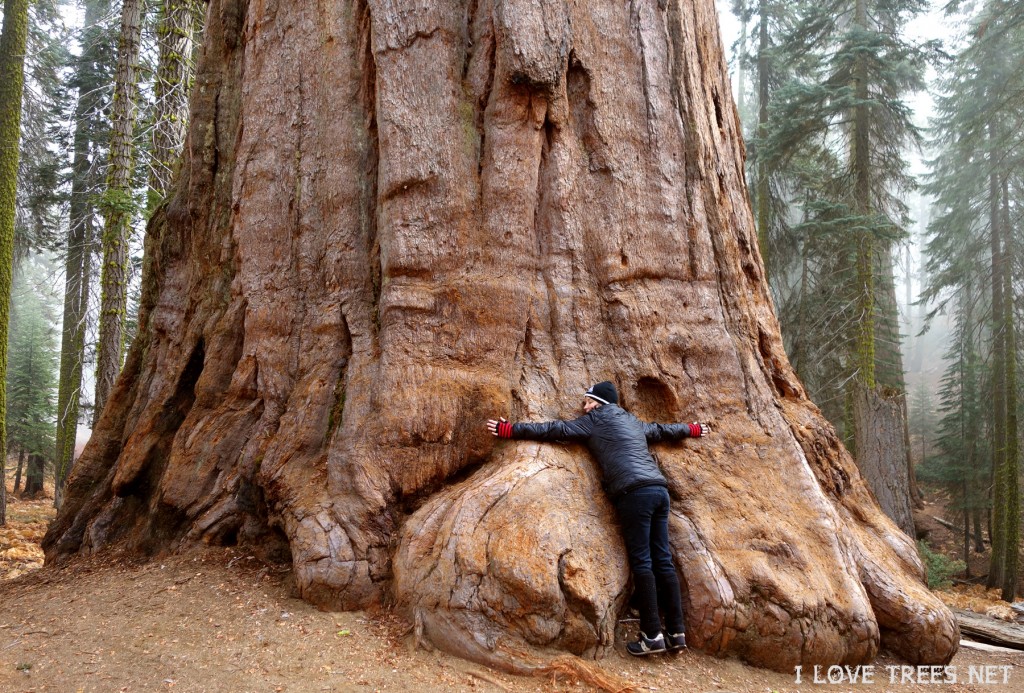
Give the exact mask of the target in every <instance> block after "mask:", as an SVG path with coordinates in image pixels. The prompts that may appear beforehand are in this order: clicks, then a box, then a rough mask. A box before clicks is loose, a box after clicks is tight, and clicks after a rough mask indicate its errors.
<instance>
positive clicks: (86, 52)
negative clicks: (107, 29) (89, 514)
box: [53, 0, 110, 508]
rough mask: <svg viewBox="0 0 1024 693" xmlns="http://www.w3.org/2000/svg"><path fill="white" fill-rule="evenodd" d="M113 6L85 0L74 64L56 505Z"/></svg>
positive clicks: (70, 431) (87, 260)
mask: <svg viewBox="0 0 1024 693" xmlns="http://www.w3.org/2000/svg"><path fill="white" fill-rule="evenodd" d="M109 9H110V3H109V0H90V1H89V2H87V3H85V29H84V33H83V52H82V55H81V56H80V57H79V59H78V61H77V63H76V68H75V83H76V84H77V86H78V101H77V103H76V105H75V118H74V122H75V134H74V145H73V156H74V158H73V161H72V163H71V203H70V218H69V226H68V244H67V254H66V259H65V264H64V315H63V324H62V329H61V346H60V374H59V376H58V386H57V434H56V450H55V454H54V477H55V478H54V499H53V501H54V505H55V506H56V507H57V508H60V507H61V505H62V503H63V502H64V482H65V480H66V479H67V476H68V473H69V472H70V471H71V465H72V464H73V462H74V455H75V447H76V443H77V440H78V416H79V405H80V401H81V395H82V369H83V365H84V362H85V330H86V320H87V316H88V312H89V287H90V285H91V284H92V276H91V275H92V250H91V248H92V243H93V238H94V235H95V232H94V230H93V221H92V220H93V214H94V211H93V206H92V202H91V200H90V198H91V195H90V192H89V191H90V184H89V178H90V175H89V173H90V172H89V169H90V163H91V161H90V152H91V149H92V145H93V136H92V127H91V125H90V120H91V119H93V118H95V117H96V114H97V111H98V109H99V107H100V104H101V103H102V101H101V99H100V90H101V87H102V85H101V81H100V75H101V72H100V69H99V66H98V63H99V61H100V60H101V56H100V55H98V51H99V50H100V43H101V42H100V37H99V36H98V31H97V29H96V27H97V25H98V23H99V21H100V20H101V18H102V17H103V16H104V15H106V13H107V12H108V11H109Z"/></svg>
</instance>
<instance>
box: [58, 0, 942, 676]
mask: <svg viewBox="0 0 1024 693" xmlns="http://www.w3.org/2000/svg"><path fill="white" fill-rule="evenodd" d="M207 22H208V23H207V30H206V36H205V48H204V52H203V56H202V59H201V63H200V68H199V75H198V79H197V83H196V90H195V95H194V98H193V104H192V125H191V127H190V134H189V141H188V142H187V143H186V146H185V151H186V156H187V158H186V161H185V164H184V167H183V174H182V179H181V180H180V181H179V184H178V186H177V192H176V194H175V195H174V196H173V198H172V199H171V200H170V202H169V203H168V204H167V205H166V206H165V207H163V208H162V209H161V211H160V212H158V213H157V214H156V216H155V217H154V219H153V220H152V222H151V224H150V228H149V232H148V240H147V253H148V255H147V265H146V269H145V280H144V287H143V290H144V298H143V314H142V315H141V316H140V325H141V326H142V327H141V329H140V336H139V338H138V340H137V341H136V343H135V344H134V345H133V347H132V350H131V352H130V355H129V358H128V363H127V365H126V367H125V372H124V374H123V375H122V376H121V377H120V378H119V380H118V382H117V385H116V388H115V390H114V391H113V393H112V396H111V399H110V401H109V403H108V405H107V407H106V409H105V411H104V412H103V415H102V417H101V419H100V421H99V426H98V428H97V429H96V431H95V433H94V435H93V439H92V441H91V442H90V443H89V446H88V447H87V449H86V451H85V453H84V454H83V456H82V458H81V460H80V462H79V463H78V465H77V466H76V468H75V470H74V472H73V475H72V480H71V485H70V487H69V491H68V496H67V501H66V504H65V506H64V509H63V511H62V512H61V514H60V516H59V518H58V520H57V521H56V522H55V523H54V524H53V526H52V528H51V530H50V532H49V534H48V535H47V539H46V551H47V555H48V558H49V560H50V561H51V562H53V561H55V560H59V559H60V558H61V557H65V556H68V555H70V554H73V553H76V552H90V551H95V550H98V549H101V548H103V547H105V546H110V545H113V544H118V545H126V546H128V547H129V548H133V549H136V550H142V551H160V550H164V549H172V548H174V547H176V546H178V545H179V544H180V543H182V542H195V541H209V542H235V541H239V542H260V543H261V544H263V545H267V542H270V541H271V540H273V539H277V540H279V541H281V542H287V546H288V547H289V548H290V552H291V558H292V562H293V565H294V570H295V577H296V582H297V585H298V588H299V590H300V591H301V593H302V594H303V595H304V596H305V597H306V598H307V599H310V600H312V601H314V602H316V603H318V604H321V605H324V606H329V607H336V608H351V607H362V606H366V605H369V604H372V603H375V602H377V601H379V600H381V599H385V598H390V599H394V600H395V602H396V603H397V604H398V605H399V606H400V608H402V609H403V610H405V611H406V612H407V613H408V614H410V616H412V617H414V618H415V619H416V621H417V622H418V623H419V625H420V626H421V628H422V633H423V635H424V636H425V637H427V638H430V639H432V640H434V641H435V642H436V643H437V644H440V645H442V646H447V647H449V648H454V649H457V650H460V651H461V652H462V653H463V654H466V655H467V656H473V657H481V658H483V659H491V660H500V659H501V658H502V657H503V656H504V655H502V653H503V652H506V651H507V650H506V649H505V648H506V643H514V642H517V641H518V642H519V643H520V644H521V643H523V642H526V643H528V644H531V645H534V646H551V647H555V648H561V649H565V650H569V651H573V652H578V653H600V652H601V651H603V650H605V649H606V648H607V647H608V646H609V645H610V644H611V642H612V638H613V633H614V624H615V620H616V617H617V615H618V614H619V613H620V612H621V611H622V609H623V607H624V603H625V599H626V596H627V579H628V574H627V569H626V560H625V553H624V549H623V546H622V543H621V540H620V539H619V535H618V528H617V526H616V524H615V518H614V515H613V513H612V509H611V506H610V505H609V503H608V502H607V501H606V500H605V498H604V497H603V495H602V493H601V491H600V484H599V479H598V476H597V472H596V471H595V468H594V465H593V464H592V462H591V460H590V459H589V458H588V456H587V453H586V451H585V450H584V449H583V448H581V447H564V446H556V445H542V444H537V443H530V442H497V443H496V442H495V439H493V438H491V437H490V436H488V435H487V433H486V430H485V428H484V425H483V424H484V421H485V419H486V418H487V417H488V416H494V415H505V416H507V417H509V418H511V419H526V418H529V419H540V418H550V417H558V416H563V417H564V416H571V415H573V413H574V410H575V408H577V407H578V406H579V402H580V395H581V392H582V391H583V389H584V388H585V387H586V386H587V385H588V384H590V383H591V382H593V381H596V380H602V379H605V378H610V379H613V380H615V381H616V383H617V384H618V385H619V387H620V390H621V392H622V397H623V400H624V402H623V403H624V405H625V406H626V407H627V408H629V409H632V410H633V411H634V412H635V413H637V414H638V415H640V416H642V417H647V418H649V419H658V420H680V419H683V420H693V419H700V420H708V421H710V422H711V423H712V424H713V426H714V429H715V434H714V436H712V437H710V438H706V439H701V440H694V441H688V442H687V443H685V444H681V445H674V446H664V447H660V448H659V449H657V451H656V452H657V455H658V457H659V459H660V461H661V464H662V466H663V467H664V469H665V472H666V474H667V476H668V477H669V479H670V483H671V493H672V495H673V497H674V499H675V501H674V507H675V514H674V516H673V518H672V532H673V541H674V542H675V543H674V548H675V552H676V557H677V560H678V565H679V568H680V571H681V575H682V577H683V583H684V590H685V601H686V606H687V607H688V611H687V613H688V620H689V628H690V638H689V640H691V641H692V644H693V645H695V646H697V647H699V648H702V649H704V650H706V651H709V652H716V653H737V654H739V655H740V656H742V657H744V658H745V659H747V660H748V661H751V662H754V663H757V664H762V665H766V666H772V667H777V668H786V667H789V666H791V665H793V664H796V663H798V662H804V663H813V662H829V663H832V662H845V663H855V662H864V661H867V660H869V659H871V658H872V657H873V656H874V655H875V654H876V652H877V651H878V649H879V645H880V643H881V644H888V645H890V646H892V647H893V648H895V649H896V650H897V651H898V652H899V653H900V654H902V655H903V656H904V657H906V658H907V659H909V660H911V661H914V662H945V661H947V660H948V659H949V658H950V657H951V656H952V654H953V653H954V651H955V649H956V644H957V628H956V625H955V623H954V620H953V618H952V616H951V614H950V613H949V611H948V610H946V608H945V607H943V606H942V604H941V603H939V602H938V601H937V600H936V599H935V598H934V597H932V596H931V594H930V593H929V592H928V590H927V589H926V588H925V586H924V584H923V583H922V568H921V564H920V562H919V560H918V558H917V555H916V552H915V550H914V546H913V543H912V542H911V540H910V539H909V538H908V537H907V536H906V535H905V534H903V533H902V532H900V531H899V529H898V528H897V527H896V526H895V525H894V524H893V523H892V522H891V521H890V520H889V519H888V518H886V517H885V516H884V515H883V514H882V513H881V512H880V511H879V509H878V506H877V504H876V503H875V501H874V499H873V498H872V496H871V494H870V492H869V491H868V490H867V488H866V487H865V484H864V482H863V480H862V479H861V477H860V476H859V475H858V473H857V471H856V467H855V466H854V464H853V463H852V461H851V459H850V457H849V455H848V454H847V452H846V451H845V450H844V449H843V447H842V446H841V444H840V442H839V441H838V439H837V438H836V435H835V433H834V431H833V430H832V428H831V427H830V426H829V425H828V424H827V423H826V422H825V420H824V419H823V418H822V416H821V414H820V413H819V412H818V410H817V409H816V408H815V406H814V405H813V404H812V403H811V402H809V401H808V400H807V397H806V395H805V394H804V390H803V388H802V387H801V385H800V384H799V382H798V381H797V380H796V378H795V376H794V374H793V371H792V370H791V368H790V366H789V364H788V362H787V360H786V357H785V354H784V352H783V349H782V343H781V339H780V337H779V328H778V325H777V323H776V320H775V317H774V315H773V312H772V306H771V303H770V300H769V297H768V291H767V286H766V284H765V281H764V277H763V270H762V266H761V263H760V260H759V258H758V252H757V241H756V235H755V232H754V225H753V222H752V219H751V212H750V207H749V204H748V202H747V196H746V190H745V189H744V184H743V175H742V170H743V148H742V144H741V142H740V137H739V124H738V122H737V118H736V114H735V111H734V108H733V105H732V97H731V94H730V90H729V84H728V79H727V76H726V71H725V65H724V63H723V57H722V51H721V45H720V39H719V36H718V30H717V19H716V14H715V8H714V3H713V2H712V0H690V1H681V0H668V2H667V3H666V2H658V1H656V0H635V1H634V2H621V1H618V0H616V1H614V2H613V1H610V0H609V1H607V2H598V1H595V2H587V3H566V2H559V1H555V0H551V1H549V2H544V3H535V2H532V1H531V2H527V1H512V0H509V1H506V2H501V1H499V0H479V1H477V0H472V1H470V2H455V1H454V0H449V1H444V0H422V1H420V2H416V3H413V2H409V3H398V2H394V1H393V0H388V1H379V2H369V3H368V4H364V3H363V2H336V3H309V2H277V1H275V0H267V1H266V2H259V3H257V2H245V1H244V0H211V2H210V4H209V15H208V18H207ZM465 633H471V635H466V634H465ZM460 643H461V649H460Z"/></svg>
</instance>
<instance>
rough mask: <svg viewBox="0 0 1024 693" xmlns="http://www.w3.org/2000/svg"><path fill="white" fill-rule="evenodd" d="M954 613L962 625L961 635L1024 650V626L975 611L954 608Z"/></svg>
mask: <svg viewBox="0 0 1024 693" xmlns="http://www.w3.org/2000/svg"><path fill="white" fill-rule="evenodd" d="M953 614H954V615H955V616H956V621H957V623H958V624H959V625H960V634H961V635H965V636H967V637H969V638H971V639H972V640H977V641H979V642H985V643H988V644H990V645H998V646H1000V647H1009V648H1011V649H1014V650H1024V626H1018V625H1014V624H1012V623H1006V622H1005V621H1000V620H998V619H994V618H991V617H989V616H984V615H982V614H978V613H974V612H973V611H962V610H960V609H953Z"/></svg>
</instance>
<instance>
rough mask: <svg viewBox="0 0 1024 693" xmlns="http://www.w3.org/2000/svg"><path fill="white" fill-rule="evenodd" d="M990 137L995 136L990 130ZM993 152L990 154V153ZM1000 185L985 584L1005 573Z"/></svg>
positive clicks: (996, 190)
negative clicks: (989, 541)
mask: <svg viewBox="0 0 1024 693" xmlns="http://www.w3.org/2000/svg"><path fill="white" fill-rule="evenodd" d="M989 127H990V135H989V136H990V137H991V138H992V139H995V138H994V136H993V135H992V134H991V128H992V126H991V125H990V126H989ZM993 156H994V154H993ZM1000 192H1001V187H1000V185H999V181H998V179H997V177H996V174H995V173H992V174H991V175H990V176H989V245H990V248H991V263H992V271H991V275H990V276H991V287H992V527H991V535H992V556H991V559H990V561H989V570H988V579H987V580H986V585H987V586H988V587H989V588H993V587H999V588H1002V586H1003V580H1004V578H1005V577H1006V573H1005V560H1006V550H1007V544H1006V539H1007V532H1008V527H1007V523H1008V518H1007V508H1006V494H1007V485H1008V480H1007V478H1006V332H1005V330H1004V329H1003V328H1004V325H1003V320H1002V316H1003V315H1004V314H1005V308H1004V306H1003V300H1004V297H1003V281H1002V276H1003V275H1002V268H1001V266H1000V258H1001V250H1000V238H999V236H1000V234H999V222H1000V219H999V196H1000Z"/></svg>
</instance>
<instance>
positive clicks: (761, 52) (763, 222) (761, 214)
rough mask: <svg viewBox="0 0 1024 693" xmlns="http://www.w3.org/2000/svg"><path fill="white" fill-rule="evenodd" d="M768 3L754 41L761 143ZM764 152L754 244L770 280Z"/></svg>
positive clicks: (763, 0) (759, 158)
mask: <svg viewBox="0 0 1024 693" xmlns="http://www.w3.org/2000/svg"><path fill="white" fill-rule="evenodd" d="M767 5H768V0H760V6H759V7H760V17H759V20H760V21H759V25H760V28H759V29H758V42H757V136H758V138H759V139H760V140H761V142H762V143H763V142H764V139H765V138H766V136H767V134H768V95H769V91H768V88H769V84H768V77H769V75H768V51H769V50H770V46H769V45H768V20H769V17H768V8H767ZM765 155H766V152H764V151H759V152H758V156H757V244H758V247H759V248H760V249H761V258H762V260H763V261H764V268H765V275H766V276H768V277H770V276H771V275H769V274H768V273H769V269H770V267H771V263H770V262H769V261H770V257H769V253H770V248H769V246H768V231H769V228H770V226H771V200H770V199H769V195H770V194H771V188H770V185H769V180H768V166H767V164H766V162H765Z"/></svg>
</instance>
